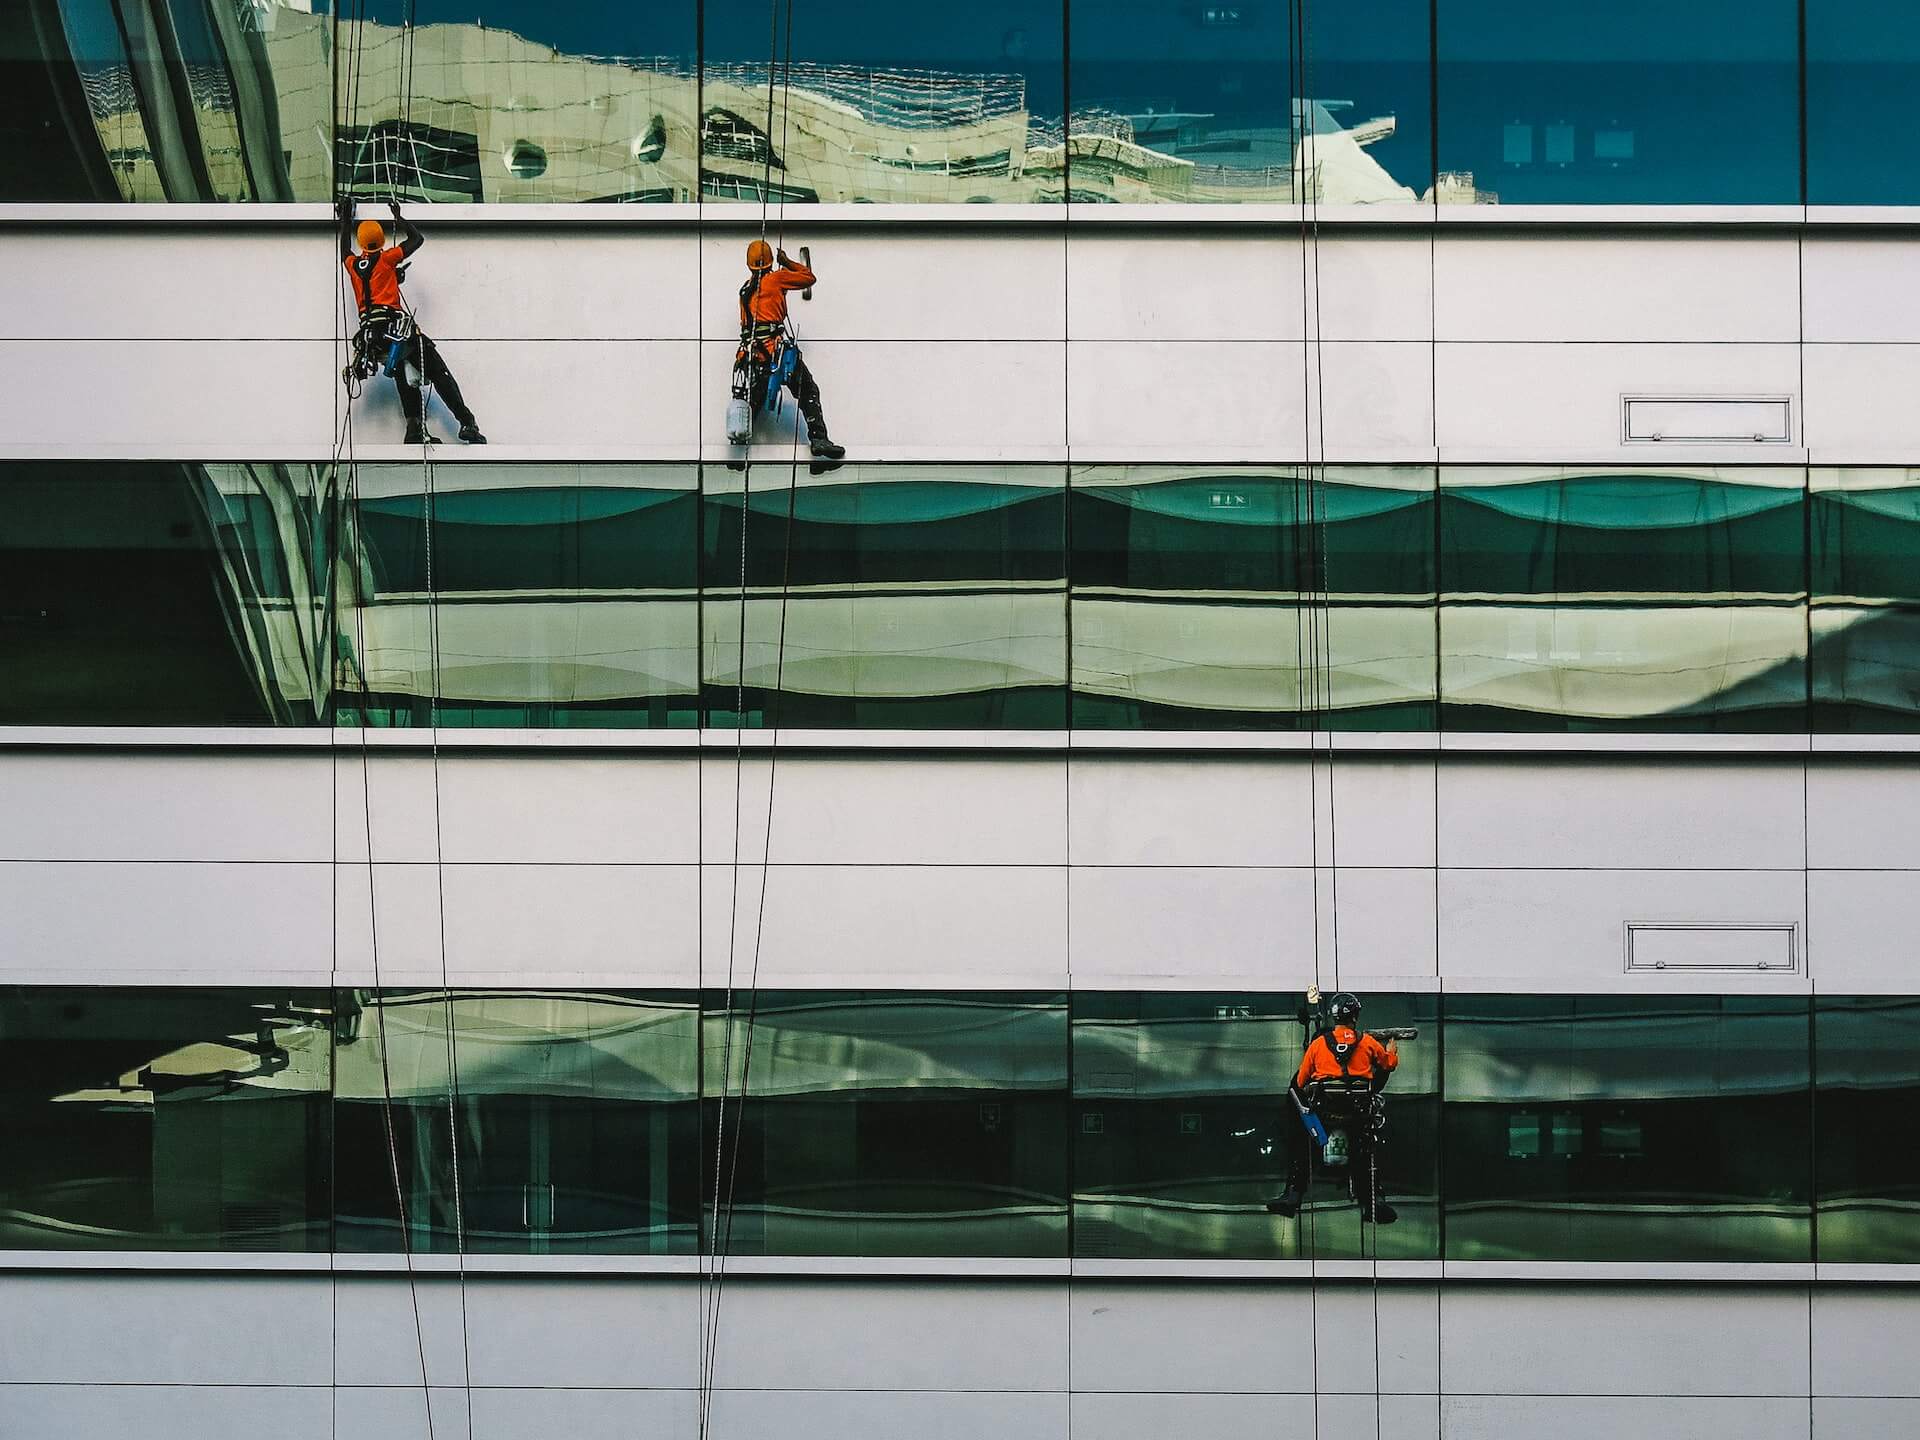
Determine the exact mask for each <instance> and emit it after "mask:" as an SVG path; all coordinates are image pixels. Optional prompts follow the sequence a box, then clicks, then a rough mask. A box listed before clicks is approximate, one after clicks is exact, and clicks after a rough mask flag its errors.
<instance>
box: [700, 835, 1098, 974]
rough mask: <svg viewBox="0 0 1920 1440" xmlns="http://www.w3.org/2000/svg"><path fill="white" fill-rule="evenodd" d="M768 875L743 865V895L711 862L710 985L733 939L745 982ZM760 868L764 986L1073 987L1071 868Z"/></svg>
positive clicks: (707, 892)
mask: <svg viewBox="0 0 1920 1440" xmlns="http://www.w3.org/2000/svg"><path fill="white" fill-rule="evenodd" d="M762 873H763V871H762V869H761V867H760V866H758V865H749V864H743V865H741V867H740V869H739V875H738V887H737V889H736V888H735V885H734V873H733V870H732V867H730V866H727V865H708V866H707V867H705V874H704V878H703V881H702V884H703V893H702V897H701V900H702V913H703V914H704V916H705V923H704V925H703V927H702V939H703V943H704V946H705V959H704V976H705V983H706V984H708V985H715V984H724V983H725V977H726V973H727V959H728V942H729V935H730V934H731V938H732V946H733V957H734V966H735V971H736V974H737V976H738V977H739V981H740V983H742V984H744V983H745V981H746V976H747V975H748V974H749V973H750V970H751V967H752V963H753V954H754V935H755V932H756V921H757V919H758V912H759V906H760V903H761V902H760V884H761V875H762ZM764 873H765V875H766V876H767V881H766V884H767V890H766V901H765V927H764V935H765V939H764V942H763V943H762V944H761V945H760V947H759V953H760V983H761V984H762V985H770V986H771V985H797V986H809V985H817V986H821V987H827V988H830V987H834V986H853V987H858V986H873V987H884V986H888V985H899V986H904V987H906V988H909V989H920V988H934V987H940V986H957V987H960V988H969V987H970V988H974V989H996V988H1004V989H1018V988H1023V987H1034V988H1046V987H1050V986H1057V987H1061V988H1064V987H1065V985H1066V980H1067V976H1066V968H1065V966H1064V964H1063V963H1062V962H1063V957H1065V955H1066V950H1067V943H1066V929H1067V878H1066V877H1067V872H1066V871H1065V870H1064V869H1062V868H1060V867H1057V866H1044V867H1042V866H959V865H775V866H773V867H771V868H770V869H768V870H766V871H765V872H764ZM730 901H731V902H732V905H733V915H734V917H735V920H734V923H733V925H732V927H731V930H730V927H729V922H728V914H729V902H730Z"/></svg>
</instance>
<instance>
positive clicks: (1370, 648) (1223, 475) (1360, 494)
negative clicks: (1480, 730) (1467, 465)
mask: <svg viewBox="0 0 1920 1440" xmlns="http://www.w3.org/2000/svg"><path fill="white" fill-rule="evenodd" d="M1433 485H1434V479H1433V471H1432V470H1431V469H1425V468H1397V467H1392V466H1377V467H1371V468H1365V469H1363V468H1359V467H1345V468H1336V469H1332V470H1329V471H1326V472H1324V473H1322V472H1316V473H1315V476H1314V483H1312V484H1311V485H1309V484H1308V483H1307V482H1306V481H1305V480H1303V479H1302V478H1301V477H1300V475H1299V474H1298V473H1297V472H1295V471H1291V470H1255V469H1234V468H1230V467H1229V468H1211V469H1182V468H1178V467H1173V466H1093V467H1087V468H1083V469H1078V470H1076V471H1075V472H1074V474H1073V481H1072V486H1073V489H1072V504H1073V525H1072V534H1073V555H1072V559H1071V574H1072V582H1073V650H1074V655H1073V666H1074V673H1073V683H1074V704H1073V723H1074V724H1075V725H1076V726H1080V727H1084V728H1126V729H1168V730H1173V729H1189V728H1197V729H1240V728H1282V729H1286V728H1295V727H1309V728H1322V727H1326V728H1340V729H1368V730H1378V729H1421V728H1431V727H1432V725H1433V720H1434V705H1433V700H1434V653H1433V652H1434V612H1433V606H1434V578H1433V495H1434V492H1433ZM1322 575H1324V580H1322V579H1321V578H1319V577H1321V576H1322ZM1322 591H1324V592H1326V593H1325V594H1321V593H1319V592H1322ZM1303 592H1304V594H1305V599H1304V601H1303V598H1302V596H1303ZM1329 671H1330V672H1331V674H1330V675H1329V673H1328V672H1329Z"/></svg>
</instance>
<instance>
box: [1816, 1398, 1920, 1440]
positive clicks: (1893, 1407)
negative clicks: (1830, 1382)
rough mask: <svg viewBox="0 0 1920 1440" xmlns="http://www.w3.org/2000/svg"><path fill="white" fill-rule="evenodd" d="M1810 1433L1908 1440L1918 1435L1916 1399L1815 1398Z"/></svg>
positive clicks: (1919, 1404)
mask: <svg viewBox="0 0 1920 1440" xmlns="http://www.w3.org/2000/svg"><path fill="white" fill-rule="evenodd" d="M1813 1433H1814V1435H1815V1436H1826V1435H1837V1436H1844V1437H1848V1440H1912V1437H1913V1436H1915V1435H1920V1400H1856V1399H1831V1400H1829V1399H1815V1400H1814V1402H1813Z"/></svg>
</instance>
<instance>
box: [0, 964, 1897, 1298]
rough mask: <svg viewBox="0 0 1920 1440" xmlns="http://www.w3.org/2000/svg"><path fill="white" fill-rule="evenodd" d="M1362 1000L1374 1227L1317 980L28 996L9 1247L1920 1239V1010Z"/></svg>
mask: <svg viewBox="0 0 1920 1440" xmlns="http://www.w3.org/2000/svg"><path fill="white" fill-rule="evenodd" d="M1363 998H1364V1000H1365V1002H1366V1014H1365V1017H1364V1018H1365V1020H1366V1023H1367V1024H1368V1025H1369V1026H1373V1027H1385V1026H1400V1025H1411V1026H1416V1027H1418V1029H1419V1032H1420V1033H1419V1036H1418V1038H1417V1039H1414V1040H1410V1041H1403V1042H1401V1045H1400V1053H1401V1065H1400V1068H1399V1070H1398V1071H1397V1072H1396V1073H1395V1075H1394V1077H1393V1080H1392V1083H1391V1084H1390V1085H1389V1087H1388V1089H1387V1092H1386V1095H1387V1111H1386V1113H1387V1125H1386V1128H1385V1129H1384V1131H1383V1132H1382V1135H1381V1144H1380V1151H1379V1157H1380V1170H1379V1176H1380V1184H1381V1189H1382V1191H1383V1193H1384V1194H1385V1196H1386V1198H1387V1199H1388V1200H1389V1201H1390V1202H1391V1203H1392V1204H1393V1205H1394V1207H1395V1208H1396V1209H1397V1210H1398V1211H1399V1219H1398V1221H1397V1222H1396V1223H1394V1224H1392V1225H1390V1226H1381V1227H1378V1228H1377V1230H1373V1231H1367V1232H1363V1231H1362V1228H1361V1225H1360V1222H1359V1217H1358V1211H1357V1209H1356V1207H1355V1206H1354V1204H1353V1201H1352V1200H1351V1198H1350V1196H1349V1194H1348V1192H1347V1186H1346V1183H1345V1181H1344V1180H1343V1178H1342V1177H1341V1175H1340V1174H1339V1173H1338V1171H1337V1170H1335V1169H1334V1168H1331V1167H1327V1166H1316V1167H1315V1170H1314V1172H1313V1177H1312V1178H1313V1184H1312V1187H1311V1189H1310V1194H1309V1203H1308V1205H1307V1206H1306V1208H1305V1209H1304V1210H1303V1211H1302V1213H1301V1215H1300V1216H1299V1217H1298V1218H1297V1219H1282V1218H1281V1217H1278V1216H1275V1215H1272V1214H1270V1213H1268V1212H1267V1210H1266V1202H1267V1201H1268V1200H1269V1199H1271V1198H1272V1197H1273V1196H1275V1195H1277V1194H1278V1193H1279V1192H1280V1191H1281V1190H1282V1189H1283V1188H1284V1187H1285V1183H1286V1177H1287V1170H1288V1160H1289V1157H1290V1156H1291V1154H1292V1153H1293V1150H1294V1148H1295V1146H1296V1145H1298V1144H1299V1143H1300V1142H1301V1140H1302V1137H1303V1134H1304V1132H1303V1131H1302V1129H1301V1126H1300V1123H1299V1120H1298V1117H1297V1116H1296V1115H1295V1113H1294V1112H1293V1110H1292V1108H1291V1107H1290V1106H1289V1104H1288V1103H1287V1100H1286V1094H1285V1092H1286V1086H1287V1081H1288V1079H1289V1077H1290V1076H1291V1074H1292V1072H1293V1071H1294V1069H1295V1067H1296V1066H1297V1064H1298V1061H1299V1056H1300V1053H1301V1051H1302V1049H1303V1047H1304V1044H1305V1041H1306V1036H1307V1029H1306V1018H1307V1017H1306V1015H1305V1014H1304V1010H1303V1005H1302V997H1301V996H1300V995H1299V994H1298V993H1295V992H1264V993H1246V992H1233V993H1214V992H1193V991H1186V992H1152V993H1143V992H1080V993H1076V994H1074V995H1072V996H1071V997H1069V996H1066V995H1061V994H1054V993H1046V992H915V991H807V992H798V991H762V992H760V993H759V994H758V996H757V998H755V997H751V996H749V995H747V994H745V993H742V992H736V994H735V1003H734V1008H733V1010H732V1011H731V1013H729V1012H728V1010H727V1009H726V1008H725V998H724V996H723V995H722V994H721V993H719V992H711V991H710V992H708V993H707V994H706V996H705V997H704V1002H703V999H702V997H701V996H700V995H698V994H697V993H696V992H694V991H691V990H681V991H658V992H656V991H551V990H484V991H475V990H456V991H454V992H453V993H452V994H451V995H450V996H449V995H448V994H447V993H446V992H444V991H441V990H438V989H426V990H400V989H395V990H386V991H370V990H347V989H341V990H335V991H331V992H329V991H326V990H318V989H281V990H276V989H273V988H271V987H253V988H249V989H239V988H231V989H218V988H206V987H76V986H67V987H57V986H6V987H0V1153H4V1155H5V1156H6V1157H7V1163H6V1164H5V1165H0V1232H3V1233H0V1249H6V1248H16V1249H23V1250H120V1251H139V1250H222V1251H245V1250H287V1251H307V1252H321V1251H325V1250H327V1249H328V1248H329V1247H332V1248H336V1249H339V1250H342V1251H348V1252H389V1253H390V1252H394V1251H397V1250H399V1249H400V1248H401V1246H402V1244H403V1242H404V1243H405V1244H406V1245H407V1246H408V1247H409V1248H411V1249H413V1250H415V1251H419V1252H423V1253H426V1252H438V1253H447V1252H452V1251H455V1250H456V1249H459V1248H462V1247H464V1248H465V1249H466V1250H468V1251H470V1252H473V1253H480V1254H484V1253H507V1254H526V1255H540V1254H569V1253H571V1254H619V1255H681V1254H689V1253H692V1252H693V1251H694V1250H695V1249H696V1248H697V1247H699V1246H701V1245H703V1244H704V1245H707V1246H709V1247H711V1246H714V1245H722V1246H724V1247H725V1248H726V1249H727V1251H728V1252H729V1253H733V1254H742V1255H847V1256H858V1255H871V1256H885V1255H905V1256H911V1255H924V1256H942V1255H946V1256H989V1255H1004V1256H1029V1257H1049V1256H1053V1257H1058V1256H1064V1255H1067V1254H1068V1253H1069V1249H1070V1251H1071V1254H1072V1255H1074V1256H1076V1257H1079V1258H1083V1259H1166V1260H1215V1259H1238V1260H1259V1259H1286V1258H1303V1257H1308V1256H1311V1257H1314V1258H1317V1259H1335V1258H1358V1257H1364V1256H1366V1255H1370V1254H1372V1253H1373V1247H1374V1244H1375V1242H1376V1241H1377V1243H1378V1250H1379V1254H1380V1255H1381V1257H1383V1258H1403V1259H1420V1258H1432V1257H1435V1256H1437V1255H1440V1254H1442V1253H1444V1254H1445V1255H1446V1256H1447V1257H1448V1258H1451V1259H1456V1260H1522V1261H1625V1262H1649V1263H1656V1262H1679V1261H1701V1262H1706V1261H1727V1262H1743V1263H1767V1262H1805V1261H1806V1260H1807V1259H1809V1258H1810V1257H1811V1256H1812V1255H1813V1253H1814V1250H1813V1247H1814V1243H1815V1236H1814V1225H1813V1217H1814V1213H1815V1211H1816V1209H1817V1212H1818V1218H1819V1225H1818V1258H1819V1259H1821V1260H1822V1261H1827V1262H1835V1263H1854V1264H1920V1162H1916V1159H1915V1157H1916V1155H1920V1146H1916V1144H1915V1142H1916V1141H1917V1140H1920V1130H1917V1129H1916V1127H1920V1120H1916V1118H1915V1117H1916V1116H1917V1115H1920V999H1916V998H1915V997H1914V996H1911V995H1906V996H1901V995H1877V996H1821V997H1819V998H1818V999H1817V1000H1809V999H1808V998H1807V997H1805V996H1799V997H1793V996H1777V997H1774V996H1715V995H1691V996H1689V995H1668V996H1658V997H1655V996H1647V995H1517V994H1504V995H1449V996H1446V997H1445V998H1444V1000H1443V999H1442V998H1441V997H1439V996H1436V995H1430V994H1407V993H1394V992H1369V993H1368V994H1367V995H1365V996H1364V997H1363ZM703 1005H704V1010H703ZM749 1020H750V1021H751V1024H750V1025H749ZM450 1027H451V1029H450ZM749 1035H751V1041H750V1042H749ZM749 1043H750V1044H751V1050H750V1051H749ZM743 1076H744V1077H745V1078H744V1086H743ZM743 1090H744V1096H743ZM723 1113H724V1118H723ZM449 1116H451V1117H452V1123H451V1125H450V1124H449ZM723 1127H724V1128H723ZM703 1154H704V1161H703V1159H702V1156H703ZM456 1155H457V1160H458V1166H459V1175H460V1193H461V1197H462V1204H461V1209H460V1213H459V1214H458V1215H457V1216H456V1214H455V1213H454V1205H453V1193H454V1187H453V1177H454V1165H455V1159H456ZM716 1160H717V1162H718V1164H719V1166H720V1170H719V1174H720V1179H721V1189H720V1194H721V1197H722V1200H721V1210H720V1214H721V1216H722V1217H723V1222H722V1233H721V1234H720V1235H719V1236H718V1237H716V1236H715V1235H714V1233H713V1226H714V1213H713V1211H712V1210H711V1208H703V1207H711V1204H712V1197H713V1194H714V1191H713V1184H714V1177H715V1169H714V1167H715V1164H716ZM703 1216H704V1218H703ZM727 1216H730V1217H731V1219H730V1220H726V1219H725V1218H724V1217H727ZM403 1217H404V1228H403ZM1069 1217H1071V1223H1069ZM1069 1237H1071V1238H1069Z"/></svg>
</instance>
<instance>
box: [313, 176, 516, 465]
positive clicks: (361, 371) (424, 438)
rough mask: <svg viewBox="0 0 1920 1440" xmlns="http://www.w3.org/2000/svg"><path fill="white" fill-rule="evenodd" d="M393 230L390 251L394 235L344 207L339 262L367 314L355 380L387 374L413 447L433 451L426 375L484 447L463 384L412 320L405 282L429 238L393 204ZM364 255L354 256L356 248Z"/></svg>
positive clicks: (466, 435)
mask: <svg viewBox="0 0 1920 1440" xmlns="http://www.w3.org/2000/svg"><path fill="white" fill-rule="evenodd" d="M387 208H388V209H389V210H391V211H392V212H393V223H394V225H395V226H396V227H397V228H398V229H399V231H400V232H401V239H400V243H399V244H398V245H392V246H389V245H388V244H387V232H386V230H385V229H384V228H383V227H382V226H381V224H380V222H379V221H378V220H362V221H361V222H360V224H359V226H358V228H357V229H356V228H355V226H354V223H353V201H351V200H344V199H343V200H342V201H341V202H340V209H339V214H340V260H341V263H342V264H343V265H345V266H346V270H347V279H348V281H349V283H351V284H352V286H353V298H354V302H355V303H356V304H357V305H358V306H359V307H360V330H359V333H358V334H356V335H355V336H354V339H353V365H352V366H351V373H352V374H353V375H354V376H356V377H357V378H359V379H361V380H366V379H370V378H372V376H373V374H374V372H375V371H376V370H378V369H380V368H381V366H383V365H384V366H385V367H386V371H387V373H388V374H389V375H391V376H393V383H394V387H395V388H396V389H397V390H399V392H400V411H401V413H402V414H404V415H405V416H406V417H407V438H406V443H407V444H409V445H431V444H433V443H434V440H433V436H432V435H430V434H429V433H428V432H427V420H426V406H425V404H424V401H423V399H422V396H421V394H420V382H419V380H418V378H416V377H417V376H419V375H425V376H426V377H427V381H428V383H429V384H431V385H432V386H433V389H434V393H435V394H437V395H438V396H439V397H440V398H441V400H442V401H444V402H445V404H446V407H447V409H449V410H451V411H452V412H453V416H454V418H455V419H456V420H458V421H459V422H460V438H461V439H462V440H463V441H465V442H466V443H467V444H469V445H484V444H486V443H487V437H486V436H484V435H482V434H481V433H480V427H479V425H478V424H476V423H475V422H474V418H473V411H471V410H469V409H468V408H467V402H466V400H465V399H464V398H463V397H462V396H461V394H460V384H459V382H458V381H456V380H455V379H454V378H453V372H452V371H451V370H449V369H448V368H447V362H446V361H444V360H442V359H441V358H440V349H439V347H438V346H437V345H435V344H434V343H433V341H432V340H430V339H428V338H427V336H426V335H424V334H422V333H421V332H420V331H419V329H418V328H416V327H415V325H414V323H413V315H412V312H410V311H409V310H408V309H407V306H406V302H405V301H404V300H402V299H401V298H400V282H401V281H402V280H404V279H405V278H406V273H405V267H406V262H407V261H409V260H411V259H412V258H413V257H414V256H415V255H416V254H418V253H419V250H420V247H421V246H422V245H424V244H426V243H427V238H426V236H424V235H422V234H421V233H420V231H419V230H418V229H417V228H416V227H415V226H414V225H413V223H412V222H411V221H409V220H407V219H406V218H405V217H404V216H402V215H401V213H400V206H399V205H398V204H397V203H395V202H392V201H389V202H388V205H387ZM356 239H358V240H359V242H360V253H359V254H357V255H356V254H355V253H354V248H353V246H354V241H355V240H356Z"/></svg>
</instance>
